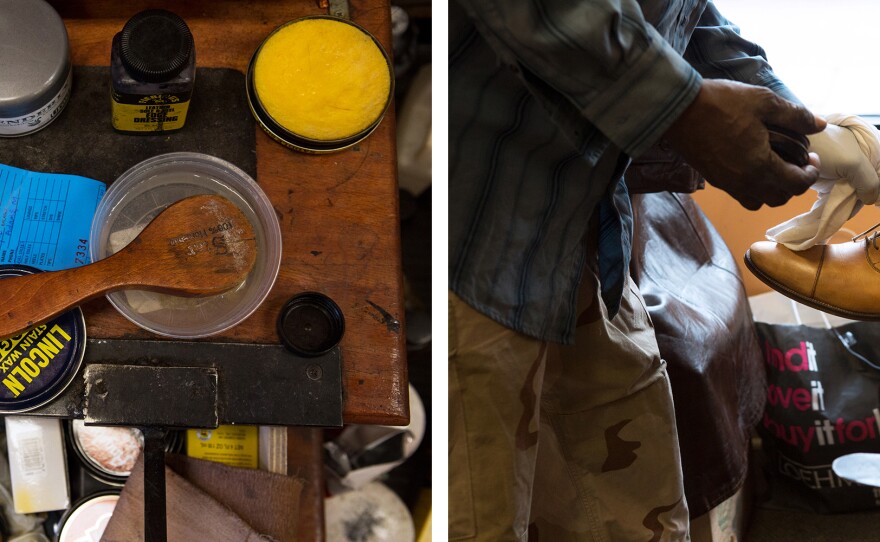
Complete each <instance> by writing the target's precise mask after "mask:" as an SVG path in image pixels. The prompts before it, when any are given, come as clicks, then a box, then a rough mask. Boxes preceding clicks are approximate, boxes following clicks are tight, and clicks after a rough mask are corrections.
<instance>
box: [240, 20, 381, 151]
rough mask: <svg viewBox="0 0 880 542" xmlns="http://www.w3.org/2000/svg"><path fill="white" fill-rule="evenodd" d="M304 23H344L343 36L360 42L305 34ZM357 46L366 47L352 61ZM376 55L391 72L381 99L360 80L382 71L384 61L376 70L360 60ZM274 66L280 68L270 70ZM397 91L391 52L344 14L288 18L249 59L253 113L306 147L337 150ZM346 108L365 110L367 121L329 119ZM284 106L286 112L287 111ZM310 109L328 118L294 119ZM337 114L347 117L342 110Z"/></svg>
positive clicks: (289, 141)
mask: <svg viewBox="0 0 880 542" xmlns="http://www.w3.org/2000/svg"><path fill="white" fill-rule="evenodd" d="M298 25H299V26H298ZM304 25H323V26H322V28H321V29H320V30H321V31H322V32H326V31H327V30H341V31H342V32H341V34H340V38H346V39H354V43H350V44H343V43H341V42H338V40H337V39H315V38H314V37H313V36H311V34H308V37H303V38H300V35H299V33H300V30H301V29H302V28H303V26H304ZM291 33H293V34H291ZM353 45H356V47H355V46H353ZM353 51H357V52H360V53H364V55H363V56H362V57H358V59H359V60H358V61H353V60H352V58H354V57H353V55H355V54H356V53H354V52H353ZM377 58H381V59H382V60H383V62H375V64H376V65H379V66H381V68H379V69H381V70H382V72H381V78H382V79H383V80H384V77H386V76H387V78H388V80H387V93H386V94H385V95H382V96H379V100H378V101H374V100H366V102H365V101H364V98H363V96H364V94H365V93H364V92H362V91H361V89H367V88H370V87H369V86H366V87H363V86H360V85H362V84H364V83H365V81H368V80H370V79H375V78H376V77H379V76H378V75H377V74H378V69H375V70H371V71H370V70H367V71H368V72H369V73H366V72H364V71H363V70H362V69H361V67H362V66H363V65H366V64H367V63H366V62H364V61H373V60H376V59H377ZM305 59H308V60H307V61H306V60H305ZM369 65H370V66H373V65H374V63H373V62H369ZM385 70H387V74H386V72H385ZM267 74H277V75H278V76H277V77H276V76H272V77H270V76H269V75H267ZM325 79H328V80H330V81H333V82H334V83H335V84H330V83H329V82H328V81H325ZM270 80H271V81H273V84H271V85H269V84H264V85H262V86H261V83H262V82H265V81H270ZM380 86H381V85H380ZM377 88H378V87H377ZM359 93H360V94H359ZM367 94H369V93H367ZM377 96H378V95H377ZM393 96H394V73H393V68H392V66H391V62H390V61H389V59H388V53H386V52H385V49H384V48H383V47H382V45H381V44H380V43H379V41H378V40H376V38H375V37H374V36H373V35H372V34H370V33H369V32H367V31H366V30H365V29H364V28H363V27H361V26H359V25H357V24H355V23H353V22H351V21H348V20H346V19H340V18H338V17H329V16H312V17H303V18H301V19H296V20H294V21H290V22H288V23H285V24H283V25H281V26H280V27H278V28H276V29H275V30H274V31H272V33H271V34H269V36H267V37H266V39H265V40H263V43H261V44H260V47H258V48H257V50H256V52H255V53H254V56H253V58H251V62H250V65H249V66H248V73H247V98H248V105H249V106H250V109H251V113H253V115H254V117H255V118H256V120H257V122H258V123H259V124H260V126H261V127H262V128H263V130H265V131H266V133H268V134H269V135H270V136H271V137H272V138H273V139H275V140H276V141H278V142H279V143H281V144H282V145H285V146H287V147H290V148H292V149H295V150H298V151H302V152H307V153H313V154H324V153H331V152H337V151H340V150H343V149H346V148H348V147H351V146H353V145H355V144H357V143H358V142H360V141H362V140H363V139H364V138H366V137H367V136H369V135H370V134H371V133H373V131H374V130H375V129H376V128H377V127H378V126H379V123H380V122H382V118H383V117H384V116H385V112H386V111H387V110H388V106H389V105H390V104H391V98H392V97H393ZM316 98H317V100H316ZM313 102H314V103H313ZM337 102H339V103H338V104H337ZM367 104H369V106H367ZM288 108H293V111H285V110H286V109H288ZM273 109H274V110H275V112H274V113H273ZM297 112H298V113H297ZM342 112H350V113H352V114H354V112H359V113H363V114H364V115H366V116H365V117H364V119H365V120H363V126H361V127H359V128H354V129H353V130H351V131H345V130H343V131H342V132H337V131H336V129H335V126H334V125H333V123H334V121H333V120H327V119H334V118H336V117H335V115H339V114H341V113H342ZM282 113H283V114H284V115H285V116H286V119H285V118H282V117H281V116H280V115H281V114H282ZM346 114H347V113H346ZM306 116H308V117H312V116H314V117H323V118H321V119H318V118H315V119H312V120H313V121H314V122H312V121H310V122H308V123H306V124H308V125H309V127H308V128H303V129H299V128H294V127H293V126H292V125H291V122H292V121H295V122H299V121H300V120H301V118H302V117H306ZM345 116H346V115H343V117H345ZM338 120H339V121H343V120H345V119H343V118H342V117H340V118H339V119H338ZM348 122H354V121H353V120H352V119H350V118H348V119H347V121H346V124H348ZM310 130H315V134H318V133H322V132H325V131H328V130H329V132H328V133H333V134H334V135H327V136H321V137H319V136H318V135H313V134H312V133H308V134H306V133H305V131H310ZM343 132H344V133H343Z"/></svg>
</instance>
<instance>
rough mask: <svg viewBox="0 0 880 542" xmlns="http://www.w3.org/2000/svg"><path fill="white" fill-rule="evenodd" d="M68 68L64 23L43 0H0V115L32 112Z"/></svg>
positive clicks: (52, 92) (57, 86)
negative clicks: (24, 0) (25, 0)
mask: <svg viewBox="0 0 880 542" xmlns="http://www.w3.org/2000/svg"><path fill="white" fill-rule="evenodd" d="M69 72H70V45H69V43H68V41H67V29H66V28H65V27H64V22H63V21H62V20H61V17H60V16H59V15H58V13H57V12H56V11H55V10H54V9H52V6H50V5H49V4H48V3H46V2H45V1H44V0H29V1H28V2H19V1H17V0H0V118H16V117H21V116H24V115H28V114H30V113H33V112H34V111H36V110H38V109H40V108H41V107H43V106H44V105H46V104H47V103H49V101H51V100H52V99H53V98H54V97H55V96H56V95H57V94H58V93H59V92H60V91H61V89H62V87H63V86H64V84H65V82H66V81H67V76H68V73H69Z"/></svg>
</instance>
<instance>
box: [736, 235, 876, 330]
mask: <svg viewBox="0 0 880 542" xmlns="http://www.w3.org/2000/svg"><path fill="white" fill-rule="evenodd" d="M745 263H746V266H747V267H748V268H749V270H750V271H751V272H752V273H754V275H755V276H756V277H758V278H759V279H761V280H762V281H763V282H764V283H765V284H767V285H768V286H770V287H771V288H773V289H774V290H776V291H777V292H779V293H781V294H783V295H785V296H787V297H790V298H792V299H794V300H795V301H799V302H800V303H803V304H804V305H808V306H810V307H813V308H815V309H818V310H820V311H824V312H827V313H830V314H835V315H837V316H842V317H844V318H849V319H852V320H880V239H878V238H877V237H876V236H871V237H869V238H867V239H865V240H860V241H854V242H850V243H840V244H835V245H817V246H814V247H811V248H809V249H807V250H803V251H793V250H789V249H787V248H785V247H784V246H782V245H779V244H777V243H772V242H770V241H760V242H758V243H755V244H753V245H752V247H751V248H750V249H749V250H748V251H746V255H745Z"/></svg>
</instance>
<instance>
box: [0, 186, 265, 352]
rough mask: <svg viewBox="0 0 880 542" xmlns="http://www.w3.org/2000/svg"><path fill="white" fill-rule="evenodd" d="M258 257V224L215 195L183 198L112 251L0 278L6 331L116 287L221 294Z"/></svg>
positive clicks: (1, 322) (0, 327)
mask: <svg viewBox="0 0 880 542" xmlns="http://www.w3.org/2000/svg"><path fill="white" fill-rule="evenodd" d="M256 258H257V244H256V237H255V235H254V230H253V227H252V226H251V224H250V222H249V221H248V219H247V218H246V217H245V216H244V214H242V212H241V211H240V210H239V209H238V207H236V206H235V205H233V204H232V202H230V201H229V200H227V199H225V198H223V197H221V196H216V195H203V196H192V197H189V198H185V199H182V200H180V201H178V202H177V203H174V204H173V205H170V206H169V207H168V208H167V209H165V210H164V211H162V212H161V213H160V214H159V215H158V216H156V218H154V219H153V220H152V222H150V223H149V224H147V227H146V228H144V230H143V231H142V232H141V233H140V234H139V235H138V236H137V237H136V238H135V239H134V240H133V241H132V242H131V243H129V244H128V245H127V246H126V247H125V248H123V249H122V250H120V251H119V252H117V253H115V254H113V255H112V256H110V257H108V258H105V259H103V260H100V261H98V262H95V263H92V264H89V265H85V266H82V267H76V268H73V269H65V270H63V271H52V272H48V273H36V274H33V275H23V276H20V277H11V278H6V279H3V280H0V311H2V312H0V337H9V336H11V335H15V334H16V333H20V332H22V331H24V330H26V329H27V328H29V327H31V326H33V325H35V324H39V323H43V322H45V321H47V320H50V319H51V318H52V317H54V316H57V315H59V314H61V313H63V312H64V311H66V310H68V309H70V308H71V307H74V306H76V305H79V304H80V303H83V302H84V301H87V300H89V299H92V298H95V297H98V296H100V295H103V294H105V293H108V292H113V291H116V290H123V289H133V290H150V291H154V292H164V293H169V294H175V295H183V296H208V295H215V294H220V293H223V292H225V291H228V290H230V289H232V288H234V287H235V286H238V285H239V284H241V283H242V281H244V279H245V278H246V277H247V274H248V273H249V272H250V271H251V269H252V268H253V266H254V262H255V261H256Z"/></svg>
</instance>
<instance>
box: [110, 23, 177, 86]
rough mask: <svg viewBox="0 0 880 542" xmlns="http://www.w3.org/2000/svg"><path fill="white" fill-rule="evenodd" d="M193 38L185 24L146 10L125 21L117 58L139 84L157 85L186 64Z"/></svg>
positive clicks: (172, 75) (120, 35) (120, 34)
mask: <svg viewBox="0 0 880 542" xmlns="http://www.w3.org/2000/svg"><path fill="white" fill-rule="evenodd" d="M192 53H193V37H192V33H191V32H190V30H189V27H188V26H187V25H186V22H185V21H184V20H183V19H181V18H180V17H179V16H177V15H175V14H174V13H171V12H170V11H166V10H164V9H148V10H146V11H142V12H140V13H138V14H137V15H135V16H134V17H132V18H131V19H129V20H128V22H127V23H125V26H124V27H122V32H120V33H119V57H120V58H121V59H122V64H123V65H124V66H125V69H126V70H128V73H129V74H131V76H132V77H133V78H135V79H137V80H139V81H145V82H148V83H161V82H163V81H167V80H169V79H171V78H173V77H174V76H175V75H177V74H178V73H180V72H181V70H183V68H185V67H186V65H187V64H188V63H189V58H190V56H191V55H192Z"/></svg>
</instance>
